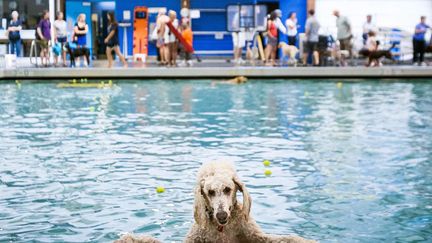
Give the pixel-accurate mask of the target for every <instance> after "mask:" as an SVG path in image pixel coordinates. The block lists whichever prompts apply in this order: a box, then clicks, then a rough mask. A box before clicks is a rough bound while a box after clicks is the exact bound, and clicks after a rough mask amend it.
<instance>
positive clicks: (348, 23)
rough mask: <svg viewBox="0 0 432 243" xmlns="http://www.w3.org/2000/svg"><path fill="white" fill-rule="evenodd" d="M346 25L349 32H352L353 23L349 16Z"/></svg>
mask: <svg viewBox="0 0 432 243" xmlns="http://www.w3.org/2000/svg"><path fill="white" fill-rule="evenodd" d="M345 25H346V27H347V29H348V31H349V32H351V23H350V21H349V19H348V18H347V17H345Z"/></svg>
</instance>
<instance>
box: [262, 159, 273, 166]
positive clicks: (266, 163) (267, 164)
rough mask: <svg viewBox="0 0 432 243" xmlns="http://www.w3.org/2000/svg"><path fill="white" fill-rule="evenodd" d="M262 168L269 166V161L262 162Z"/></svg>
mask: <svg viewBox="0 0 432 243" xmlns="http://www.w3.org/2000/svg"><path fill="white" fill-rule="evenodd" d="M263 164H264V166H270V164H271V163H270V161H269V160H264V161H263Z"/></svg>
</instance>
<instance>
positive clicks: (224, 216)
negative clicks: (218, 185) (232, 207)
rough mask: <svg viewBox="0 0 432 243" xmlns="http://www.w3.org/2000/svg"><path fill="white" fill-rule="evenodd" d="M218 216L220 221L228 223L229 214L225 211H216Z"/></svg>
mask: <svg viewBox="0 0 432 243" xmlns="http://www.w3.org/2000/svg"><path fill="white" fill-rule="evenodd" d="M216 218H217V220H218V221H219V222H220V223H226V221H227V219H228V214H227V213H226V212H225V211H219V212H217V213H216Z"/></svg>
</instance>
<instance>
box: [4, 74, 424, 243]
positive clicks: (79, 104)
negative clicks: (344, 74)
mask: <svg viewBox="0 0 432 243" xmlns="http://www.w3.org/2000/svg"><path fill="white" fill-rule="evenodd" d="M431 94H432V83H430V82H429V83H428V82H386V81H380V82H378V81H363V82H352V83H346V82H345V83H344V84H343V85H342V86H340V85H337V83H336V82H334V81H295V80H294V81H270V80H263V81H251V82H249V83H248V84H245V85H240V86H233V85H216V86H212V85H211V82H210V81H208V80H207V81H206V80H199V81H160V80H159V81H142V82H128V81H123V82H121V83H118V84H117V85H116V86H115V87H114V88H111V89H59V88H56V84H55V83H36V82H33V83H30V82H23V83H22V85H21V86H17V85H16V84H15V82H5V83H2V84H0V97H1V98H0V242H9V241H12V242H28V241H31V240H36V241H39V242H63V241H66V242H109V241H111V240H114V239H116V238H117V237H118V235H119V234H120V233H122V232H127V231H133V232H135V233H143V234H149V235H153V236H155V237H157V238H159V239H160V240H163V241H166V242H173V241H174V242H180V241H181V240H182V238H183V236H184V235H185V234H186V232H187V231H188V229H189V227H190V226H191V223H192V220H193V217H192V203H193V194H192V190H193V187H194V182H195V173H196V172H197V170H198V168H199V166H200V165H201V163H203V162H205V161H212V160H230V161H233V162H234V163H235V164H236V166H237V168H238V171H239V174H240V176H241V178H242V179H243V181H244V182H245V183H246V185H247V187H248V189H249V191H250V192H251V194H252V198H253V206H252V214H253V216H254V217H255V219H256V220H257V221H258V223H259V224H260V225H261V226H262V228H263V229H264V230H265V231H266V232H269V233H277V234H299V235H302V236H304V237H307V238H312V239H317V240H320V241H321V242H368V243H369V242H427V241H429V242H430V240H431V237H432V95H431ZM265 159H268V160H270V161H271V162H272V165H271V167H270V169H271V171H272V172H273V174H272V175H271V176H270V177H266V176H265V175H264V170H265V168H264V166H263V164H262V161H263V160H265ZM157 186H164V187H165V188H166V192H165V193H162V194H157V193H156V191H155V188H156V187H157Z"/></svg>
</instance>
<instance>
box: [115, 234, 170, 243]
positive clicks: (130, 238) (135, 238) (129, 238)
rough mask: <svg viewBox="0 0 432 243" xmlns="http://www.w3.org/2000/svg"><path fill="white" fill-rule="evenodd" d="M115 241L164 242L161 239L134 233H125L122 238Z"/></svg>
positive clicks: (126, 242)
mask: <svg viewBox="0 0 432 243" xmlns="http://www.w3.org/2000/svg"><path fill="white" fill-rule="evenodd" d="M114 243H162V242H161V241H159V240H156V239H155V238H153V237H150V236H145V235H141V236H137V235H133V234H129V233H127V234H125V235H123V236H122V237H121V238H120V239H118V240H116V241H114Z"/></svg>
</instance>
